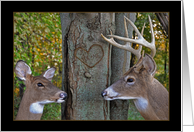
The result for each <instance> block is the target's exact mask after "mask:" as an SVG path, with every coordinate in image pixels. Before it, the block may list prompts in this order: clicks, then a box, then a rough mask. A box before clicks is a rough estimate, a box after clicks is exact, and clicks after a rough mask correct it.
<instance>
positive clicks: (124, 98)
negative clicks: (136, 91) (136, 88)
mask: <svg viewBox="0 0 194 132" xmlns="http://www.w3.org/2000/svg"><path fill="white" fill-rule="evenodd" d="M114 99H123V100H128V99H137V97H115V98H114Z"/></svg>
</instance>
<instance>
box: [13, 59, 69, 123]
mask: <svg viewBox="0 0 194 132" xmlns="http://www.w3.org/2000/svg"><path fill="white" fill-rule="evenodd" d="M55 70H56V68H55V67H51V68H49V69H47V70H46V71H45V72H43V73H42V74H41V75H39V76H32V75H31V74H32V71H31V69H30V67H29V66H28V65H27V64H26V63H25V61H23V60H19V61H18V62H17V63H16V66H15V69H14V71H15V73H16V76H17V77H18V78H19V79H20V80H22V81H24V83H25V85H26V90H25V92H24V94H23V97H22V100H21V102H20V106H19V110H18V113H17V116H16V119H15V120H40V119H41V116H42V114H43V108H44V105H45V104H50V103H62V102H64V101H65V99H66V98H67V93H66V92H64V91H61V90H60V89H59V88H57V87H56V86H54V85H53V84H52V82H51V81H52V78H53V76H54V74H55Z"/></svg>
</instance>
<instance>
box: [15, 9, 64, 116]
mask: <svg viewBox="0 0 194 132" xmlns="http://www.w3.org/2000/svg"><path fill="white" fill-rule="evenodd" d="M18 60H24V61H25V62H26V63H27V64H28V65H29V66H30V67H31V70H32V75H34V76H37V75H40V74H42V72H44V71H45V70H46V69H47V68H50V67H52V66H55V67H56V68H57V70H56V71H55V76H54V78H53V80H52V82H53V84H54V85H56V86H57V87H58V88H61V87H62V86H61V85H62V82H61V80H62V75H61V73H62V33H61V21H60V15H59V13H22V12H15V13H14V66H15V65H16V62H17V61H18ZM14 84H15V85H14V118H15V116H16V115H17V110H18V108H19V103H20V101H21V97H19V95H21V94H22V93H19V91H21V90H22V88H20V85H21V84H23V82H22V81H19V80H18V79H17V78H16V76H15V74H14ZM23 89H24V90H25V87H23ZM60 111H61V106H60V104H48V105H45V107H44V113H43V116H42V119H43V120H48V119H49V120H53V119H55V120H59V119H61V112H60Z"/></svg>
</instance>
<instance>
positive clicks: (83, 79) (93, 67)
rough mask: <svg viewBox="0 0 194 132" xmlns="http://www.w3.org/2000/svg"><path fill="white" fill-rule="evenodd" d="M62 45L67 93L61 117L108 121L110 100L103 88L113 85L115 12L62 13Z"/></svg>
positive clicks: (64, 88)
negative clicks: (111, 41) (111, 36)
mask: <svg viewBox="0 0 194 132" xmlns="http://www.w3.org/2000/svg"><path fill="white" fill-rule="evenodd" d="M60 16H61V26H62V35H63V37H62V40H63V43H62V46H63V72H62V76H63V83H62V85H63V86H62V89H63V90H65V91H66V92H67V94H68V98H67V101H66V102H65V103H63V104H62V119H63V120H64V119H66V120H109V116H110V110H109V102H108V101H106V100H104V99H103V98H102V97H101V91H102V90H104V89H105V88H106V87H108V86H109V85H110V72H111V69H110V60H111V58H110V55H111V45H109V44H108V43H107V42H105V41H104V40H103V39H102V37H101V33H103V34H104V35H105V36H106V35H107V34H109V30H112V31H113V33H114V13H61V14H60Z"/></svg>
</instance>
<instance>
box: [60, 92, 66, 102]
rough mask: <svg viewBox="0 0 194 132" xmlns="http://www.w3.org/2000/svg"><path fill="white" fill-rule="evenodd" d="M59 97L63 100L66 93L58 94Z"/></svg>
mask: <svg viewBox="0 0 194 132" xmlns="http://www.w3.org/2000/svg"><path fill="white" fill-rule="evenodd" d="M59 97H60V98H63V100H65V99H66V98H67V93H60V94H59Z"/></svg>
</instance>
